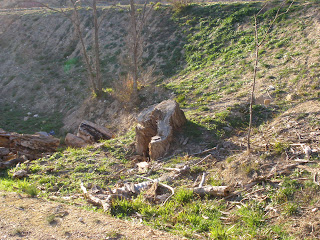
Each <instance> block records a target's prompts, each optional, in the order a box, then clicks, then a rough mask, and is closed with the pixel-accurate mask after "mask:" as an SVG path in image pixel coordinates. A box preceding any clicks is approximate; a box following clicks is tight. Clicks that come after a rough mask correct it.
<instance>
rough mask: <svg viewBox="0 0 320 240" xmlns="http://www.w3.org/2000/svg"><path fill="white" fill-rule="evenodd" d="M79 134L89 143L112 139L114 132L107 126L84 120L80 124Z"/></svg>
mask: <svg viewBox="0 0 320 240" xmlns="http://www.w3.org/2000/svg"><path fill="white" fill-rule="evenodd" d="M77 136H78V137H80V138H82V139H83V140H84V141H86V142H87V143H95V142H98V141H99V140H102V139H106V140H108V139H111V138H112V137H113V134H112V132H111V131H110V130H109V129H107V128H105V127H102V126H99V125H97V124H95V123H92V122H89V121H83V122H81V124H80V126H79V129H78V134H77Z"/></svg>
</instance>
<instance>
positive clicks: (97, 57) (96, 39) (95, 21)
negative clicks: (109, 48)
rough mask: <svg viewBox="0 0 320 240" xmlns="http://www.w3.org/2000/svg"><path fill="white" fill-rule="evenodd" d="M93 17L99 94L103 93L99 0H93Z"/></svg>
mask: <svg viewBox="0 0 320 240" xmlns="http://www.w3.org/2000/svg"><path fill="white" fill-rule="evenodd" d="M92 9H93V19H94V52H95V68H96V86H97V92H96V94H97V95H98V96H101V95H102V81H101V69H100V47H99V26H98V13H97V1H96V0H93V2H92Z"/></svg>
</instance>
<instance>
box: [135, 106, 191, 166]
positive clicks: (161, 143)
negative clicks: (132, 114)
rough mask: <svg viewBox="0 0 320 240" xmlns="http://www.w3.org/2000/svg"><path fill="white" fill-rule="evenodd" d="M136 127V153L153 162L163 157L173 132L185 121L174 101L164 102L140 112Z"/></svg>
mask: <svg viewBox="0 0 320 240" xmlns="http://www.w3.org/2000/svg"><path fill="white" fill-rule="evenodd" d="M137 120H138V125H137V127H136V151H137V153H138V154H140V155H143V156H150V159H152V160H155V159H158V158H160V157H162V156H164V155H165V153H166V152H167V151H168V149H169V147H170V143H171V142H172V138H173V132H174V131H175V130H177V129H178V128H180V127H181V126H183V125H184V124H185V123H186V121H187V119H186V117H185V115H184V113H183V111H182V110H181V109H180V107H179V105H178V103H177V102H176V101H174V100H166V101H163V102H161V103H159V104H158V105H153V106H151V107H150V108H147V109H145V110H144V111H142V112H141V113H140V114H139V116H138V119H137Z"/></svg>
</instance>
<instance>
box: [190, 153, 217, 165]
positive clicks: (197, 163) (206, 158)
mask: <svg viewBox="0 0 320 240" xmlns="http://www.w3.org/2000/svg"><path fill="white" fill-rule="evenodd" d="M211 156H212V155H211V154H209V155H207V156H205V157H204V158H202V159H201V160H200V161H199V162H196V163H195V164H193V165H192V166H191V167H194V166H196V165H199V164H200V163H202V162H203V161H206V160H208V159H209V158H210V157H211Z"/></svg>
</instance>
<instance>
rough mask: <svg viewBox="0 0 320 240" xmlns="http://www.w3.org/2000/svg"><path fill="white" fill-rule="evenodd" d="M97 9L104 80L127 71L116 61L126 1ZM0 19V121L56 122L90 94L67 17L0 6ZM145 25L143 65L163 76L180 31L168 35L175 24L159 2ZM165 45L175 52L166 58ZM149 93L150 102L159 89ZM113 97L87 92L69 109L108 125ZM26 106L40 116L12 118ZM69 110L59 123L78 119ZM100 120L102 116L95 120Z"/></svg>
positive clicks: (88, 25) (87, 18) (121, 49)
mask: <svg viewBox="0 0 320 240" xmlns="http://www.w3.org/2000/svg"><path fill="white" fill-rule="evenodd" d="M70 13H71V12H70ZM106 13H107V14H106ZM105 14H106V16H105V17H104V18H103V20H102V22H101V25H100V36H99V37H100V46H101V65H102V66H101V67H102V74H103V86H104V87H112V86H113V82H116V81H117V80H118V79H119V78H120V77H121V76H124V75H125V74H126V72H127V71H128V68H127V66H126V65H125V64H124V63H123V61H124V56H125V53H126V52H127V47H126V41H127V40H128V39H127V38H126V33H127V30H128V27H127V25H128V24H127V22H128V12H127V8H126V7H124V8H114V9H111V10H110V9H107V8H106V9H100V15H105ZM80 15H81V24H82V27H83V36H84V39H85V41H86V43H87V46H86V47H87V50H88V51H89V53H90V52H91V51H92V41H91V40H92V17H91V12H90V9H89V10H84V9H83V10H81V11H80ZM0 21H1V27H0V28H1V29H0V34H1V35H0V47H1V53H0V58H1V65H0V72H1V74H0V79H1V81H0V84H1V87H0V96H1V97H0V104H1V108H2V109H4V111H3V115H2V117H1V127H3V128H6V129H8V130H16V131H23V132H25V131H34V130H49V129H50V128H55V130H58V129H57V128H59V127H61V120H62V119H63V118H65V117H67V116H69V115H70V114H71V113H72V112H74V111H75V110H77V109H78V108H79V107H80V106H81V105H82V103H83V101H84V100H85V99H88V98H90V95H91V91H90V89H89V84H88V81H87V79H86V69H85V66H84V64H83V62H82V58H81V54H80V51H81V48H80V42H79V40H78V38H77V37H76V35H75V33H74V32H73V26H72V23H71V21H70V20H69V19H68V18H66V17H65V16H63V15H62V14H59V13H53V12H50V11H49V12H48V11H47V10H45V9H44V10H41V9H40V10H39V9H34V10H33V9H25V10H23V11H15V10H14V11H13V12H11V11H5V12H1V13H0ZM147 27H148V29H146V30H145V51H144V54H143V59H142V61H143V68H144V69H149V68H150V67H153V73H154V74H155V75H157V76H160V75H165V76H170V75H172V74H173V73H175V71H176V70H177V67H179V66H180V65H181V64H182V62H183V58H182V52H183V39H178V40H177V39H176V38H178V35H179V32H178V30H177V27H176V24H175V23H174V22H173V21H172V20H171V19H170V14H169V12H168V11H166V10H165V9H159V10H158V11H154V12H153V14H152V16H151V17H150V19H149V21H148V24H147ZM172 51H174V53H175V55H174V57H175V58H174V59H171V57H170V53H171V52H172ZM172 63H173V64H172ZM152 94H153V97H152V99H151V102H152V101H159V99H162V98H163V97H162V96H161V93H158V92H153V93H152ZM106 95H107V94H106ZM157 98H158V100H157ZM149 100H150V99H149ZM113 102H114V99H112V98H108V97H107V99H105V100H104V101H95V100H93V103H91V104H87V105H86V106H84V107H83V108H82V109H80V111H78V112H77V113H75V114H74V115H76V116H78V117H79V118H87V119H94V120H95V121H97V119H110V118H111V121H110V120H109V122H108V125H111V126H112V122H113V118H114V117H115V115H116V114H117V113H118V112H119V111H120V110H121V108H120V107H119V106H118V104H117V103H113ZM112 103H113V104H112ZM149 103H150V102H149ZM149 103H148V104H149ZM110 105H111V107H110ZM114 105H115V107H113V106H114ZM92 106H94V107H93V108H92ZM107 108H116V109H115V110H112V113H111V114H110V115H108V111H105V109H107ZM28 112H31V113H32V115H34V114H36V113H37V114H39V115H40V118H41V117H43V119H41V121H38V120H36V119H32V117H31V118H29V119H28V120H26V121H25V122H24V123H23V124H19V123H21V121H22V120H23V119H24V117H27V116H28V115H27V113H28ZM74 115H72V116H74ZM79 115H80V116H79ZM119 115H122V113H119ZM72 116H71V120H70V117H69V118H68V119H67V120H66V123H67V125H68V127H73V128H75V127H76V124H74V122H75V121H78V120H77V119H75V117H72ZM13 119H14V121H12V120H13ZM79 120H81V119H79ZM43 121H46V124H43V123H42V122H43ZM35 122H38V124H37V125H36V123H35ZM48 123H50V124H48ZM100 123H101V124H107V123H106V121H103V120H102V122H100ZM17 124H18V125H17ZM72 124H74V125H72ZM22 125H25V126H29V125H30V126H31V127H30V128H28V127H25V126H22ZM32 127H33V128H34V129H32Z"/></svg>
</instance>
